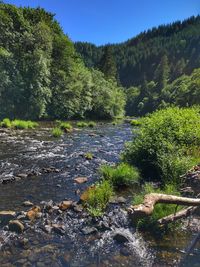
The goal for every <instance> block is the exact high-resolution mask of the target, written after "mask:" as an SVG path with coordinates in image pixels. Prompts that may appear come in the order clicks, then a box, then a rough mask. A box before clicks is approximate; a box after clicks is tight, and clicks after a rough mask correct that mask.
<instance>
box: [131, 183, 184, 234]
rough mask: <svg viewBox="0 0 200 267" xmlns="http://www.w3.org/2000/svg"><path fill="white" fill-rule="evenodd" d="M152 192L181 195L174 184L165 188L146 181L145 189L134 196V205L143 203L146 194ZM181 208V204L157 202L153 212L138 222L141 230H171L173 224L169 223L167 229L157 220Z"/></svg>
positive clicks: (157, 231) (156, 231)
mask: <svg viewBox="0 0 200 267" xmlns="http://www.w3.org/2000/svg"><path fill="white" fill-rule="evenodd" d="M150 193H159V194H172V195H175V196H180V193H179V192H178V191H177V189H176V187H175V186H174V185H172V184H167V185H166V186H165V187H164V188H163V189H155V188H154V187H153V186H152V184H150V183H146V184H145V185H144V188H143V191H142V192H141V193H139V194H137V195H135V196H134V199H133V205H138V204H141V203H143V200H144V196H145V195H146V194H150ZM180 209H181V207H180V206H177V205H175V204H170V205H169V204H156V205H155V208H154V211H153V214H152V215H151V216H150V217H148V218H144V219H139V220H138V221H137V222H136V224H137V227H138V229H140V230H148V231H151V232H155V233H160V232H162V230H164V231H165V230H169V229H170V227H172V226H171V225H168V228H167V229H161V228H160V227H159V226H158V224H157V220H159V219H160V218H163V217H165V216H168V215H170V214H173V213H175V211H179V210H180Z"/></svg>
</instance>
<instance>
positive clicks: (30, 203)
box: [23, 201, 33, 207]
mask: <svg viewBox="0 0 200 267" xmlns="http://www.w3.org/2000/svg"><path fill="white" fill-rule="evenodd" d="M23 206H24V207H32V206H33V203H32V202H30V201H24V202H23Z"/></svg>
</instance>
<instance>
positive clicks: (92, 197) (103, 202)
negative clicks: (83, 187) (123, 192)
mask: <svg viewBox="0 0 200 267" xmlns="http://www.w3.org/2000/svg"><path fill="white" fill-rule="evenodd" d="M112 195H113V188H112V186H111V184H110V183H109V182H108V181H102V182H100V183H97V184H95V186H94V188H93V189H92V190H89V193H88V197H87V200H86V205H87V207H88V211H89V212H90V214H91V215H93V216H100V215H101V214H102V213H103V210H104V209H105V208H106V206H107V204H108V202H109V200H110V198H111V197H112Z"/></svg>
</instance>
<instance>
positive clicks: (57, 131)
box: [52, 127, 63, 137]
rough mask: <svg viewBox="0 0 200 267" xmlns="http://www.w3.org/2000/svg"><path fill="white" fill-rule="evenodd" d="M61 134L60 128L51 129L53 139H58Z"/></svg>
mask: <svg viewBox="0 0 200 267" xmlns="http://www.w3.org/2000/svg"><path fill="white" fill-rule="evenodd" d="M62 134H63V131H62V130H61V129H60V128H58V127H55V128H53V129H52V135H53V137H60V136H61V135H62Z"/></svg>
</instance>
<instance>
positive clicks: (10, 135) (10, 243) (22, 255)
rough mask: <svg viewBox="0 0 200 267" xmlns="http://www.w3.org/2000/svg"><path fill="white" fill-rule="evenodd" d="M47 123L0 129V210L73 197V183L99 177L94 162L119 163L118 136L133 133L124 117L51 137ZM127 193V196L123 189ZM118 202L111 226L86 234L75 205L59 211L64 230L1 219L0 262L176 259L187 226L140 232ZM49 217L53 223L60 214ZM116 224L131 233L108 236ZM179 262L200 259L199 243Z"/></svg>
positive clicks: (1, 265)
mask: <svg viewBox="0 0 200 267" xmlns="http://www.w3.org/2000/svg"><path fill="white" fill-rule="evenodd" d="M50 126H51V124H50V123H48V124H42V125H41V127H40V128H39V129H37V130H34V131H12V132H11V131H8V132H7V131H5V132H4V131H1V132H0V211H1V210H14V211H21V210H25V208H24V207H23V206H22V203H23V202H24V201H26V200H29V201H31V202H33V203H34V204H36V205H40V203H41V201H50V200H52V201H53V202H56V203H58V202H59V201H61V200H63V199H68V200H73V201H78V200H79V195H80V194H78V193H77V190H78V191H79V192H83V191H84V190H85V189H86V188H87V187H88V186H89V185H91V184H92V183H94V182H95V181H97V180H98V171H97V170H98V167H99V166H100V165H102V164H106V163H109V164H114V163H116V162H118V161H119V157H120V152H121V151H122V150H123V148H124V143H125V142H126V141H129V140H131V138H132V131H131V128H130V126H129V124H119V125H117V126H113V125H112V124H109V123H108V124H103V123H102V124H100V123H99V124H98V126H97V127H95V128H92V129H81V130H75V131H74V132H73V133H71V134H65V135H64V136H63V137H62V138H60V139H55V138H53V137H51V134H50V133H51V130H50V128H49V127H50ZM88 152H89V153H92V154H93V156H94V157H93V159H92V160H86V159H85V157H84V155H85V153H88ZM27 174H28V176H27V177H25V176H26V175H27ZM17 176H19V177H21V179H19V178H16V177H17ZM80 176H84V177H87V178H88V182H87V183H84V184H81V185H80V184H76V183H74V178H76V177H80ZM12 180H13V181H12ZM10 181H12V182H10ZM125 197H126V198H127V199H129V196H128V195H126V196H125ZM127 201H128V200H127ZM122 208H123V207H118V206H115V205H113V206H112V207H110V215H109V216H110V217H112V219H113V220H114V222H115V223H114V225H113V227H111V229H109V230H106V231H101V232H95V233H94V234H92V235H84V234H83V232H82V229H83V227H85V226H88V221H89V220H91V219H90V218H87V216H86V217H81V216H80V214H75V213H73V212H72V213H70V212H69V213H67V214H66V215H64V216H65V218H64V219H63V218H62V220H64V225H65V234H63V235H58V234H56V233H47V232H45V231H43V229H42V227H41V225H42V223H43V222H41V224H40V226H37V225H34V224H33V225H30V227H29V228H28V229H27V230H26V231H25V232H24V233H23V234H22V235H18V236H16V235H15V234H11V233H10V232H7V231H4V230H3V227H1V226H0V267H6V266H7V267H8V266H10V267H11V266H24V267H25V266H36V267H42V266H52V267H54V266H55V267H56V266H91V267H92V266H102V267H103V266H133V267H136V266H146V267H151V266H178V264H177V262H178V260H179V259H180V258H182V257H183V256H184V254H183V250H184V249H185V248H186V247H187V246H188V244H189V243H190V241H191V240H192V238H193V236H192V233H190V232H188V231H186V230H185V231H184V230H181V231H178V232H176V231H174V232H173V233H171V234H170V235H167V236H165V237H164V238H161V239H155V238H152V237H150V236H148V235H142V234H140V233H138V232H137V231H135V229H133V228H132V227H130V224H129V221H128V218H127V216H126V213H124V212H123V209H122ZM124 208H125V207H124ZM48 220H49V218H46V221H48ZM54 220H55V222H56V223H58V220H59V218H57V217H56V218H54ZM60 220H61V219H60ZM38 225H39V224H38ZM116 231H121V232H122V233H124V234H125V235H126V236H128V237H129V242H128V243H127V244H126V245H122V244H119V243H117V242H116V241H115V240H113V234H114V232H116ZM182 266H188V267H189V266H191V267H192V266H200V252H199V250H198V249H197V250H195V252H194V255H192V256H190V257H189V258H187V259H186V260H185V261H184V263H183V265H182Z"/></svg>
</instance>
